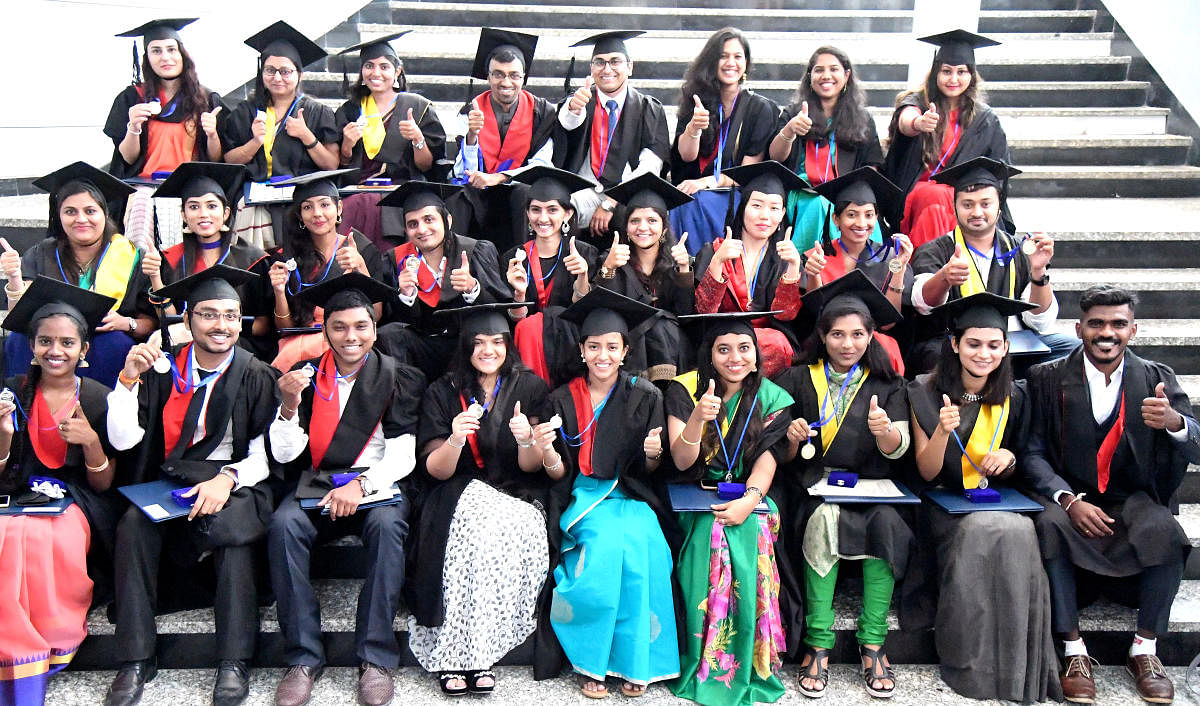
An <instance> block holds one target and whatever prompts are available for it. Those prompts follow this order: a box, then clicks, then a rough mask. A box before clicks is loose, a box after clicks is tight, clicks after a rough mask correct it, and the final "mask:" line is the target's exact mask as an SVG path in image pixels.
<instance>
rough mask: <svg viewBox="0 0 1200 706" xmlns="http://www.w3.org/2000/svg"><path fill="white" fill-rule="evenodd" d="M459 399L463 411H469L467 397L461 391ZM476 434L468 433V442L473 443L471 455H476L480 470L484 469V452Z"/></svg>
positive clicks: (476, 463)
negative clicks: (480, 447) (481, 450)
mask: <svg viewBox="0 0 1200 706" xmlns="http://www.w3.org/2000/svg"><path fill="white" fill-rule="evenodd" d="M458 401H459V402H461V403H462V411H464V412H465V411H467V406H468V405H467V399H466V398H465V397H463V396H462V393H459V395H458ZM479 421H480V422H482V421H483V420H482V419H481V420H479ZM475 436H476V435H475V434H467V443H468V444H470V445H471V455H472V456H474V457H475V465H476V466H478V467H479V470H481V471H482V470H483V454H481V453H479V440H478V439H476V438H475Z"/></svg>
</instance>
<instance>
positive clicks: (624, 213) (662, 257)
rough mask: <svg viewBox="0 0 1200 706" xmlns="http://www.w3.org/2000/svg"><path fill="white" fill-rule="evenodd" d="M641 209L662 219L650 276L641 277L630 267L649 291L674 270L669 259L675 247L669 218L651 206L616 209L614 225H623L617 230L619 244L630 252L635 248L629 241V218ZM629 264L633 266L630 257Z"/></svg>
mask: <svg viewBox="0 0 1200 706" xmlns="http://www.w3.org/2000/svg"><path fill="white" fill-rule="evenodd" d="M641 208H649V209H651V210H653V211H654V212H655V213H657V214H658V217H659V218H661V219H662V224H663V231H662V237H661V238H659V241H658V255H657V256H656V257H655V258H654V267H653V269H652V270H651V272H650V276H649V277H646V276H645V275H643V274H642V271H641V270H639V269H638V268H637V267H631V269H632V270H633V271H634V273H635V274H636V275H637V276H638V279H640V280H642V281H643V282H646V283H648V284H650V285H651V286H650V288H651V289H654V290H657V289H658V286H657V285H658V284H659V283H661V282H662V280H663V277H669V276H670V273H671V272H672V271H673V270H674V269H675V260H674V259H672V258H671V248H673V247H675V234H674V233H673V232H672V231H671V217H670V214H668V213H667V212H666V211H662V210H660V209H657V208H654V207H653V206H639V207H638V208H628V207H626V206H621V207H620V208H618V209H617V213H616V218H617V219H619V220H617V221H616V223H623V224H625V225H624V226H622V227H619V228H617V232H618V233H619V234H620V242H621V243H623V244H625V245H628V246H629V248H630V250H633V249H635V248H636V247H637V246H636V245H634V244H633V243H632V242H630V240H629V216H630V215H632V214H633V212H634V211H637V210H639V209H641ZM629 264H630V265H631V266H632V265H633V264H634V259H633V258H632V257H631V258H630V259H629Z"/></svg>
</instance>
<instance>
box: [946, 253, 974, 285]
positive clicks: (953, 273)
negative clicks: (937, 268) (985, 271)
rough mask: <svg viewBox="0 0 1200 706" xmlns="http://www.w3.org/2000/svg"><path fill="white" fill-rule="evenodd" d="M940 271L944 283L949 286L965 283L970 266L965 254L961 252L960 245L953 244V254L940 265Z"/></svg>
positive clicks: (969, 273)
mask: <svg viewBox="0 0 1200 706" xmlns="http://www.w3.org/2000/svg"><path fill="white" fill-rule="evenodd" d="M941 273H942V277H943V278H945V280H946V284H948V285H949V286H951V287H959V286H962V285H963V284H966V282H967V278H968V277H970V276H971V266H970V265H969V264H968V263H967V256H966V254H965V253H963V249H962V246H961V245H955V246H954V255H953V256H952V257H951V258H950V259H949V260H947V261H946V264H945V265H942V269H941Z"/></svg>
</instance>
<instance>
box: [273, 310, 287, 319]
mask: <svg viewBox="0 0 1200 706" xmlns="http://www.w3.org/2000/svg"><path fill="white" fill-rule="evenodd" d="M272 313H273V314H275V318H277V319H287V318H290V317H291V315H292V312H290V311H289V312H288V313H286V314H280V313H279V312H278V311H272Z"/></svg>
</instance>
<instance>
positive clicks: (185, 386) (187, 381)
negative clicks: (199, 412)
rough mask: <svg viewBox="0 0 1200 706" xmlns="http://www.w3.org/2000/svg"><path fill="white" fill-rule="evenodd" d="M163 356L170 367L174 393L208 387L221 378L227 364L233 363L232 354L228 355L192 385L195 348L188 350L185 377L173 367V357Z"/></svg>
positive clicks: (194, 367) (227, 366)
mask: <svg viewBox="0 0 1200 706" xmlns="http://www.w3.org/2000/svg"><path fill="white" fill-rule="evenodd" d="M163 355H165V356H166V358H167V363H169V364H170V366H171V373H172V375H171V377H172V382H173V383H174V384H175V389H176V391H178V392H180V393H188V392H195V391H196V390H198V389H200V388H202V387H206V386H208V384H209V383H211V382H213V381H214V380H216V379H217V378H219V377H221V375H222V374H223V373H224V372H225V370H226V369H227V368H229V364H230V363H232V362H233V353H230V354H229V356H228V357H226V358H225V360H224V361H223V362H222V363H221V364H220V365H219V366H217V369H216V370H214V371H213V372H212V373H211V374H210V375H209V376H208V377H206V378H204V379H203V380H201V381H200V382H196V383H193V382H192V371H193V370H195V369H196V349H195V347H192V348H189V349H188V357H187V375H186V376H185V375H184V374H183V373H182V372H180V370H179V368H178V367H176V366H175V359H174V356H171V355H167V354H166V353H164V354H163ZM181 385H182V386H181Z"/></svg>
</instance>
